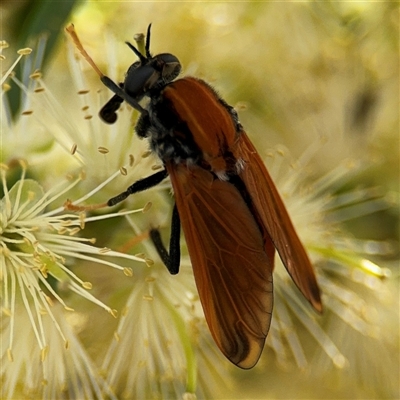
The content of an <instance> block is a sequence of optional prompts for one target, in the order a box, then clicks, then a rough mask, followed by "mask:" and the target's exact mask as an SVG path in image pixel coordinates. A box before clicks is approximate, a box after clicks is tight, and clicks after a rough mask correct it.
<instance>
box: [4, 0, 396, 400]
mask: <svg viewBox="0 0 400 400" xmlns="http://www.w3.org/2000/svg"><path fill="white" fill-rule="evenodd" d="M0 7H1V35H2V38H1V39H5V40H7V42H8V43H9V44H10V49H9V50H8V52H9V53H8V54H11V52H12V51H16V50H18V49H20V48H24V47H32V48H33V49H37V48H38V45H37V43H38V40H45V41H46V46H45V47H44V48H45V51H44V53H43V54H42V55H40V57H43V58H42V62H41V71H42V73H43V75H44V77H45V79H46V84H47V86H48V87H51V90H52V92H53V93H57V94H58V95H57V99H58V101H59V102H60V103H61V104H63V105H64V107H65V109H66V110H68V107H69V105H72V104H73V103H74V102H75V100H74V99H75V97H76V92H75V91H73V90H71V77H70V72H68V71H69V67H68V57H67V50H66V49H67V46H68V42H69V38H67V37H66V35H65V32H64V27H65V26H66V25H67V24H68V23H70V22H73V23H74V25H75V28H76V30H77V32H78V34H79V36H80V38H81V40H82V42H83V43H84V45H85V48H86V50H87V51H88V52H89V54H90V55H91V56H92V58H93V59H94V60H95V62H96V63H97V64H98V65H99V67H100V69H102V70H104V71H109V70H111V71H112V73H113V74H115V75H114V76H112V78H113V79H115V80H117V81H118V80H121V79H123V76H124V73H125V71H126V69H127V68H128V66H129V65H130V64H131V63H132V62H133V61H135V57H134V56H133V54H132V52H131V51H130V50H129V49H128V48H127V47H126V45H125V44H124V42H125V41H126V40H129V41H132V42H133V36H134V35H135V34H136V33H139V32H145V31H146V29H147V26H148V24H149V23H152V41H151V51H152V53H153V54H157V53H161V52H168V53H172V54H174V55H176V56H177V57H178V58H179V60H180V62H181V64H182V66H183V75H195V76H197V77H200V78H202V79H204V80H206V81H208V82H209V83H211V85H212V86H214V87H215V89H216V90H217V91H218V93H219V94H220V95H221V96H222V97H223V98H224V99H225V100H226V101H227V102H228V103H229V104H231V105H233V106H235V107H236V108H237V109H238V110H239V116H240V121H241V123H242V124H243V126H244V127H245V130H246V131H247V133H248V134H249V136H250V137H251V139H252V140H253V142H254V143H255V145H256V147H257V148H258V150H259V152H260V154H261V155H262V156H263V157H267V156H268V154H269V152H270V151H271V149H274V148H284V149H285V152H287V153H288V154H289V155H290V158H291V159H293V160H296V159H298V158H300V157H303V156H304V154H307V157H309V158H310V160H311V161H310V162H309V163H307V171H306V172H307V175H308V177H309V179H310V180H312V179H314V180H317V179H319V178H321V177H323V176H324V175H325V174H328V173H329V172H330V171H332V170H333V169H335V168H336V167H337V166H338V165H339V164H341V163H344V164H346V163H356V164H358V163H359V164H360V165H362V168H360V169H359V171H358V172H356V173H353V174H352V177H351V178H350V179H347V180H346V183H345V184H344V185H342V186H339V187H337V188H336V192H335V193H333V194H337V193H340V192H341V191H345V190H346V191H348V190H351V189H354V190H360V189H362V188H372V189H373V190H374V191H375V193H376V197H379V198H381V199H383V201H384V202H385V204H386V206H382V203H379V204H380V205H379V206H377V207H376V209H374V207H373V206H371V208H368V206H366V207H364V208H362V209H363V210H364V211H361V212H360V213H359V214H360V215H357V212H356V211H355V214H354V215H353V217H352V218H351V219H350V218H347V217H343V226H344V229H346V230H347V232H349V234H350V235H353V236H354V237H355V238H357V239H359V240H366V241H368V243H370V244H371V243H385V244H386V245H387V248H389V249H390V250H388V251H387V252H384V254H378V255H377V254H374V251H373V250H370V255H371V257H372V258H374V257H376V258H375V259H374V260H375V261H376V262H378V261H379V263H380V265H382V266H385V267H387V268H390V269H391V270H392V278H391V279H392V281H391V283H390V284H389V286H390V291H391V292H392V293H393V295H394V297H395V298H397V299H398V289H397V283H398V269H397V268H398V259H399V242H398V240H399V236H398V233H399V212H398V211H399V207H398V193H399V148H400V146H399V145H400V143H399V109H398V104H399V103H398V101H399V26H398V25H399V10H398V4H397V3H396V2H370V1H366V2H350V1H349V2H335V1H324V2H313V1H309V2H301V3H298V2H293V3H288V2H251V1H250V2H214V1H210V2H167V1H165V2H164V1H163V2H151V1H147V2H135V1H130V2H118V1H115V2H101V1H98V2H97V1H90V2H85V1H62V2H56V3H55V2H44V1H40V0H36V1H35V0H33V1H18V2H15V1H2V2H1V4H0ZM111 36H112V37H113V41H112V43H113V46H114V47H113V49H112V53H110V52H109V50H106V47H107V46H106V43H109V42H107V40H108V39H107V38H109V37H111ZM105 38H106V39H105ZM107 49H109V45H108V47H107ZM34 55H35V53H34ZM36 56H38V55H37V54H36ZM10 58H11V57H10ZM11 59H12V58H11ZM7 63H8V64H7ZM82 65H83V64H82ZM8 66H9V60H6V61H3V64H2V70H3V71H4V70H6V69H7V68H8ZM84 68H87V70H86V71H85V73H86V76H87V79H88V82H90V85H92V86H93V87H95V88H98V89H101V83H100V82H99V81H98V77H97V76H96V75H95V74H94V73H93V71H91V70H90V68H89V67H88V66H87V65H85V66H84ZM15 74H16V76H19V74H21V70H20V69H19V67H17V68H16V69H15ZM11 86H12V87H11V89H10V90H9V91H8V92H7V95H8V99H9V104H10V110H11V113H12V115H13V116H14V118H18V115H19V113H20V112H21V109H20V106H21V104H20V98H21V97H20V92H19V90H18V88H17V87H16V85H11ZM71 112H73V111H71ZM71 118H72V117H71ZM16 152H18V151H17V149H16ZM6 161H7V160H2V162H6ZM51 173H52V172H51V171H49V174H51ZM48 182H51V180H48ZM115 193H116V192H115ZM103 198H104V196H103ZM338 207H339V206H338ZM367 209H368V210H369V212H366V211H365V210H367ZM346 212H348V213H351V212H353V211H349V210H347V211H346V210H344V213H346ZM115 241H117V240H115ZM98 280H99V282H98V283H99V284H100V285H101V284H102V283H101V282H100V281H101V279H100V278H99V279H98ZM103 285H104V283H103ZM391 307H397V308H398V302H397V301H395V302H394V303H393V304H392V305H391ZM395 311H396V310H395ZM398 314H399V313H398V309H397V312H392V313H390V315H389V316H388V318H389V319H390V321H388V320H386V322H387V323H388V325H387V329H389V331H390V332H392V334H393V335H394V336H395V337H397V336H396V335H397V334H398V328H399V325H398V320H397V319H396V318H397V317H398ZM393 318H394V319H393ZM81 338H82V340H83V341H84V342H85V341H86V342H89V341H90V334H89V333H88V332H83V333H82V335H81ZM341 340H342V341H343V342H342V344H343V346H344V347H345V346H350V347H351V346H352V345H354V346H355V345H356V342H351V338H350V337H349V338H346V337H343V338H342V339H341ZM347 340H349V341H350V343H347ZM365 346H368V344H366V345H365ZM397 346H398V343H397ZM394 348H396V345H395V347H394ZM365 351H366V352H367V351H368V349H365ZM389 354H390V352H389ZM269 356H270V357H269V358H268V360H266V358H267V357H264V358H265V361H264V362H263V363H262V365H261V366H260V367H259V368H258V367H257V368H256V369H254V370H252V371H249V372H247V371H237V370H229V373H230V375H231V376H232V383H231V386H230V387H229V388H228V387H227V388H224V383H223V382H221V386H222V388H221V391H222V394H220V395H219V396H221V397H219V398H231V397H232V396H235V398H238V399H240V398H254V399H273V398H281V399H289V398H290V399H293V398H296V399H309V398H310V399H311V398H316V399H318V398H325V399H339V398H340V399H350V398H353V399H354V398H360V399H361V398H362V399H367V398H368V399H372V398H382V399H383V398H385V399H386V398H396V393H397V394H398V391H397V390H398V387H397V388H396V383H397V384H398V373H399V365H398V361H397V360H398V358H397V355H395V354H393V359H391V360H388V359H381V360H379V361H378V360H377V359H378V358H379V357H380V356H381V355H380V354H376V355H375V356H371V357H366V361H365V362H366V363H370V362H376V363H378V365H380V366H381V368H382V369H383V370H384V369H385V368H386V367H387V366H388V365H390V368H391V370H387V372H384V374H385V375H386V374H387V375H392V374H393V379H392V380H390V384H388V386H387V387H380V383H379V379H376V381H377V382H378V383H373V384H372V386H373V387H372V388H371V387H368V385H367V386H365V381H367V380H368V379H369V377H368V372H366V371H364V370H363V368H360V369H359V370H357V371H358V372H356V373H355V374H354V375H353V374H351V373H350V374H349V373H348V372H346V371H341V372H338V371H337V370H335V369H334V368H333V366H332V367H327V372H326V373H324V374H321V375H318V374H316V373H315V370H314V369H313V368H312V366H311V367H309V368H306V370H302V371H300V370H299V369H298V368H296V367H295V366H294V365H290V364H289V365H288V366H286V368H280V367H279V366H278V365H277V364H276V362H275V361H274V357H273V355H272V353H271V354H270V355H269ZM374 357H376V359H375V358H374ZM385 357H386V356H385ZM389 357H392V356H390V355H389ZM94 358H95V357H94ZM358 363H359V364H362V363H363V361H362V357H361V358H360V359H358ZM311 364H312V361H311ZM364 367H365V366H364ZM224 368H225V367H224ZM350 368H352V367H350ZM396 368H397V370H396ZM200 373H201V371H200ZM363 373H365V374H367V375H366V376H367V377H366V378H365V377H364V378H362V377H361V376H359V374H360V375H361V374H363ZM346 375H347V377H346ZM349 375H350V376H351V379H350V380H349V379H348V377H349ZM396 376H397V378H396ZM371 380H373V381H374V382H375V378H374V379H371ZM360 382H363V383H360ZM380 382H382V385H386V383H383V381H380Z"/></svg>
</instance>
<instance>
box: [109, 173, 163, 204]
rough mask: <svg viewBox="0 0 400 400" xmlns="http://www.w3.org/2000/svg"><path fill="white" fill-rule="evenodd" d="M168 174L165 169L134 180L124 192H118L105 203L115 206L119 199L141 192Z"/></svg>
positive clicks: (156, 183)
mask: <svg viewBox="0 0 400 400" xmlns="http://www.w3.org/2000/svg"><path fill="white" fill-rule="evenodd" d="M167 176H168V172H167V170H166V169H163V170H162V171H159V172H157V173H155V174H154V175H150V176H148V177H146V178H143V179H140V180H139V181H137V182H135V183H134V184H133V185H131V186H129V187H128V189H126V191H125V192H122V193H120V194H119V195H118V196H115V197H113V198H111V199H110V200H108V201H107V205H108V206H109V207H111V206H115V205H116V204H118V203H120V202H121V201H123V200H125V199H126V198H127V197H128V196H130V195H131V194H134V193H137V192H141V191H143V190H146V189H149V188H151V187H153V186H156V185H158V184H159V183H160V182H161V181H163V180H164V179H165V178H166V177H167Z"/></svg>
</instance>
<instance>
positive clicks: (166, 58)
mask: <svg viewBox="0 0 400 400" xmlns="http://www.w3.org/2000/svg"><path fill="white" fill-rule="evenodd" d="M154 58H155V59H157V63H158V64H159V65H161V78H162V79H163V82H164V83H168V82H171V81H173V80H174V79H175V78H176V77H177V76H178V75H179V73H180V72H181V69H182V67H181V63H180V62H179V60H178V59H177V58H176V57H175V56H174V55H172V54H169V53H162V54H158V55H157V56H156V57H154Z"/></svg>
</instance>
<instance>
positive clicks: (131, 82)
mask: <svg viewBox="0 0 400 400" xmlns="http://www.w3.org/2000/svg"><path fill="white" fill-rule="evenodd" d="M132 67H133V65H132V66H131V68H132ZM131 68H129V70H128V73H127V74H126V77H125V82H124V90H125V92H126V93H128V94H129V95H130V96H132V97H133V98H135V99H136V100H140V99H141V98H142V97H143V96H144V95H145V94H146V93H147V92H148V91H149V90H150V89H151V88H152V87H154V85H155V84H157V82H158V80H159V78H160V73H159V72H158V71H156V70H155V69H154V68H153V66H151V65H144V66H139V67H138V68H136V69H131Z"/></svg>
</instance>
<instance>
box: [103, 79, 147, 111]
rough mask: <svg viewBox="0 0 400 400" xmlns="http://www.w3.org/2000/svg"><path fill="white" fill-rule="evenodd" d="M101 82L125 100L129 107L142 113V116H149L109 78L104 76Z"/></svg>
mask: <svg viewBox="0 0 400 400" xmlns="http://www.w3.org/2000/svg"><path fill="white" fill-rule="evenodd" d="M100 80H101V81H102V82H103V83H104V85H105V86H107V87H108V88H109V89H110V90H111V91H112V92H114V93H115V94H116V95H118V96H119V97H121V99H124V100H125V101H126V102H127V103H128V104H129V105H131V106H132V107H133V108H135V109H136V110H138V111H139V112H141V113H142V114H147V111H146V110H145V109H144V108H143V107H142V106H141V105H140V104H139V103H138V102H137V101H136V100H135V99H134V98H133V97H132V96H129V94H127V93H126V92H125V91H124V90H123V89H121V88H120V87H119V86H118V85H117V84H116V83H115V82H114V81H112V80H111V79H110V78H109V77H108V76H105V75H103V76H102V77H101V78H100Z"/></svg>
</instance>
